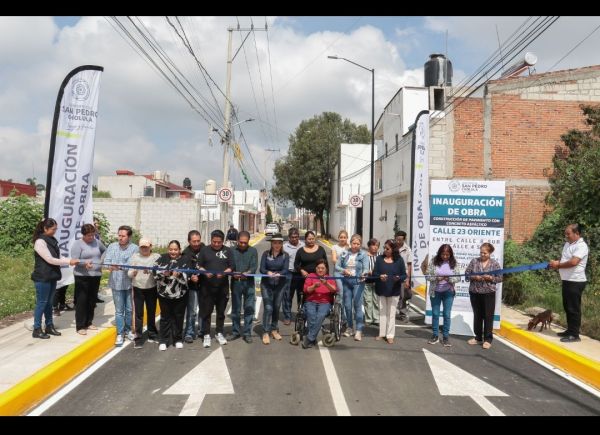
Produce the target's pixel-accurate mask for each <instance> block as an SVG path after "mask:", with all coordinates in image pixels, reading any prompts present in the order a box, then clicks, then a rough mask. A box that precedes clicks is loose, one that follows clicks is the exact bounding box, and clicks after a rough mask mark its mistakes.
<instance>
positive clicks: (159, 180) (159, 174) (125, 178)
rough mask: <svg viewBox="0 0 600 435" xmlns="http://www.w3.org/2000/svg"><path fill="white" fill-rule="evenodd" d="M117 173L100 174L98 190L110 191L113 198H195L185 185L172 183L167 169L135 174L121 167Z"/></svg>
mask: <svg viewBox="0 0 600 435" xmlns="http://www.w3.org/2000/svg"><path fill="white" fill-rule="evenodd" d="M116 173H117V175H100V176H99V177H98V190H100V191H105V192H110V195H111V197H112V198H141V197H152V198H182V199H183V198H193V197H194V195H193V193H192V192H191V191H190V190H189V189H186V188H185V187H183V186H179V185H177V184H174V183H171V180H170V176H169V174H168V173H167V172H165V171H154V172H152V173H151V174H137V175H136V174H135V173H134V172H132V171H129V170H127V169H119V170H117V171H116Z"/></svg>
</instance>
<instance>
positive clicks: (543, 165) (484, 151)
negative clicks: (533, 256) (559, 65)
mask: <svg viewBox="0 0 600 435" xmlns="http://www.w3.org/2000/svg"><path fill="white" fill-rule="evenodd" d="M463 101H464V100H459V101H457V103H456V105H455V110H454V111H453V112H452V113H453V114H454V135H453V137H454V144H453V146H451V145H450V144H447V146H449V147H452V148H453V152H454V158H453V162H454V168H453V173H452V177H454V178H482V179H483V178H486V176H487V178H488V179H492V180H506V181H507V188H506V203H507V207H506V215H505V231H506V235H507V237H508V235H509V234H510V236H511V237H512V239H514V240H516V241H518V242H522V241H525V240H527V239H529V238H531V236H532V235H533V233H534V231H535V229H536V227H537V226H538V225H539V223H540V222H541V220H542V219H543V217H544V214H545V213H546V212H547V211H549V209H548V207H547V206H546V205H545V202H544V199H545V196H546V194H547V193H548V191H549V183H548V178H547V177H548V176H549V175H550V173H551V172H552V168H553V165H552V157H553V156H554V152H555V148H556V147H557V146H561V145H563V142H562V141H561V139H560V136H561V135H562V134H564V133H566V132H567V131H568V130H569V129H586V128H588V127H587V126H586V125H585V123H584V116H583V114H582V112H581V108H580V105H581V104H597V103H598V102H600V66H593V67H586V68H579V69H575V70H567V71H557V72H552V73H546V74H539V75H534V76H530V77H520V78H511V79H504V80H496V81H492V82H490V83H489V84H488V86H487V96H486V98H485V100H484V99H482V98H471V99H468V100H467V101H464V102H463ZM485 166H488V167H487V168H486V167H485ZM511 206H512V207H511ZM511 208H512V210H511Z"/></svg>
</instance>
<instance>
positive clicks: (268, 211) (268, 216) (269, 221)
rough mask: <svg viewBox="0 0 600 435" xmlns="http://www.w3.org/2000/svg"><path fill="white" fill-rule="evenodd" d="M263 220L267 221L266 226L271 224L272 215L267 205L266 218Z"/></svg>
mask: <svg viewBox="0 0 600 435" xmlns="http://www.w3.org/2000/svg"><path fill="white" fill-rule="evenodd" d="M265 219H266V220H267V224H270V223H271V222H273V213H272V212H271V206H270V205H269V204H267V217H266V218H265Z"/></svg>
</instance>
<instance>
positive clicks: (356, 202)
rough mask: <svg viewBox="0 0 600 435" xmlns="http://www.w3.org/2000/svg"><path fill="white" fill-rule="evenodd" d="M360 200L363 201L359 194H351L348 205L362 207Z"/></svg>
mask: <svg viewBox="0 0 600 435" xmlns="http://www.w3.org/2000/svg"><path fill="white" fill-rule="evenodd" d="M362 202H363V199H362V196H360V195H352V196H351V197H350V205H351V206H352V207H362Z"/></svg>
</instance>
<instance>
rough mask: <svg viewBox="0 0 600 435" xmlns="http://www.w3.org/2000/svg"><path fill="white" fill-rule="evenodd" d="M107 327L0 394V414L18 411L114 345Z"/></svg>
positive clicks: (43, 396) (46, 395)
mask: <svg viewBox="0 0 600 435" xmlns="http://www.w3.org/2000/svg"><path fill="white" fill-rule="evenodd" d="M116 335H117V334H116V328H115V327H111V328H108V329H106V330H104V331H102V332H100V333H99V334H97V335H96V336H94V337H93V338H92V339H90V340H88V341H86V342H85V343H83V344H82V345H80V346H78V347H77V348H75V349H73V350H72V351H71V352H69V353H68V354H66V355H64V356H62V357H60V358H59V359H57V360H56V361H54V362H53V363H50V364H48V365H47V366H46V367H44V368H42V369H40V370H39V371H37V372H36V373H34V374H33V375H32V376H30V377H29V378H27V379H25V380H24V381H21V382H19V383H18V384H16V385H15V386H13V387H12V388H10V389H8V390H6V391H5V392H4V393H2V394H1V395H0V415H21V414H23V413H25V412H26V411H27V410H29V409H31V408H33V407H34V406H35V405H37V404H38V403H40V402H41V401H43V400H44V399H46V398H47V397H48V396H50V395H51V394H52V393H54V392H55V391H56V390H58V389H59V388H61V387H62V386H63V385H65V384H66V383H67V382H69V381H70V380H71V379H73V378H74V377H75V376H76V375H78V374H79V373H81V372H82V371H83V370H85V369H86V368H88V367H89V366H90V365H92V364H93V363H94V362H95V361H97V360H98V359H100V358H101V357H102V356H103V355H104V354H105V353H106V352H108V351H109V350H110V349H112V348H113V347H114V345H115V337H116Z"/></svg>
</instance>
